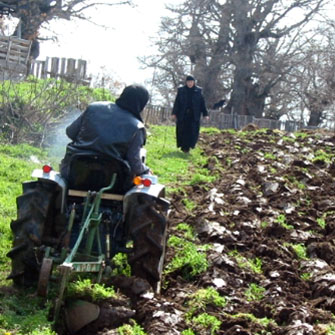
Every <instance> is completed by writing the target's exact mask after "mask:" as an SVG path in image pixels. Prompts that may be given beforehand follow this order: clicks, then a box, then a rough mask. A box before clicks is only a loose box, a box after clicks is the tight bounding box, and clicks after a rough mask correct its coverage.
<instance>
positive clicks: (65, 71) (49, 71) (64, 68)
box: [29, 57, 91, 85]
mask: <svg viewBox="0 0 335 335" xmlns="http://www.w3.org/2000/svg"><path fill="white" fill-rule="evenodd" d="M86 70H87V62H86V60H82V59H73V58H58V57H51V58H50V57H47V58H46V60H44V61H40V60H34V61H32V62H31V66H30V72H29V73H30V74H31V75H33V76H35V77H36V78H43V79H45V78H62V79H65V80H67V81H69V82H77V83H80V84H84V85H89V83H90V80H91V79H90V78H88V77H87V74H86Z"/></svg>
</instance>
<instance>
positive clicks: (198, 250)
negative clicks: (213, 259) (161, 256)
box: [165, 236, 208, 280]
mask: <svg viewBox="0 0 335 335" xmlns="http://www.w3.org/2000/svg"><path fill="white" fill-rule="evenodd" d="M168 246H169V247H172V248H173V249H174V250H175V256H174V257H173V259H172V260H171V262H170V263H169V264H167V266H166V268H165V274H169V273H172V272H175V271H181V274H182V276H183V278H185V279H186V280H190V279H192V278H193V277H195V276H197V275H198V274H200V273H203V272H205V271H206V270H207V268H208V261H207V257H206V253H204V252H203V251H204V250H206V249H207V248H208V246H200V247H198V246H197V245H196V244H194V243H192V242H190V241H187V240H185V239H184V238H180V237H177V236H171V237H170V238H169V240H168Z"/></svg>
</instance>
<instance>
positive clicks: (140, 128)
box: [60, 85, 150, 179]
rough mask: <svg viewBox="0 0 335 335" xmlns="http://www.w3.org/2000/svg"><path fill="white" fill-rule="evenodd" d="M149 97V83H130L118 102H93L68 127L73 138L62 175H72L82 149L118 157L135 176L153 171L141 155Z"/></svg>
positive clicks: (86, 152) (68, 131)
mask: <svg viewBox="0 0 335 335" xmlns="http://www.w3.org/2000/svg"><path fill="white" fill-rule="evenodd" d="M148 100H149V93H148V91H147V89H146V88H145V87H143V86H141V85H130V86H127V87H126V88H125V89H124V90H123V92H122V93H121V95H120V97H119V98H118V99H117V100H116V101H115V104H114V103H111V102H108V101H103V102H94V103H92V104H90V105H89V106H88V107H87V109H86V110H85V111H84V112H83V113H82V114H81V115H80V116H79V117H78V118H77V119H76V120H75V121H74V122H73V123H72V124H71V125H69V126H68V127H67V128H66V134H67V136H68V137H69V138H70V139H71V140H72V141H71V142H70V143H69V144H68V145H67V148H66V154H65V157H64V158H63V160H62V162H61V165H60V172H61V175H62V177H64V178H65V179H68V178H69V173H70V171H69V170H70V161H71V158H72V157H73V156H74V155H76V154H81V153H85V154H92V155H97V154H98V155H102V156H105V157H113V158H117V159H119V160H121V161H123V162H125V163H126V164H128V165H129V167H130V171H131V173H132V175H133V176H134V177H135V176H138V175H142V174H145V173H149V172H150V169H149V168H148V167H147V166H146V165H145V164H144V163H143V162H142V159H141V157H140V150H141V147H142V146H143V145H144V144H145V140H146V133H145V128H144V124H143V121H142V118H141V112H142V111H143V109H144V107H145V105H146V104H147V102H148Z"/></svg>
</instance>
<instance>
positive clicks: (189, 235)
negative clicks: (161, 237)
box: [176, 223, 195, 241]
mask: <svg viewBox="0 0 335 335" xmlns="http://www.w3.org/2000/svg"><path fill="white" fill-rule="evenodd" d="M176 229H177V230H179V231H182V232H183V233H184V238H185V239H187V240H190V241H194V239H195V234H194V231H193V228H192V227H191V226H190V225H188V224H187V223H179V224H178V225H177V226H176Z"/></svg>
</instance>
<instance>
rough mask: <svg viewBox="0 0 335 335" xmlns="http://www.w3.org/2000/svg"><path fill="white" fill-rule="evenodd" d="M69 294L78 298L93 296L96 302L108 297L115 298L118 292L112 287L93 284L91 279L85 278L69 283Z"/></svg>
mask: <svg viewBox="0 0 335 335" xmlns="http://www.w3.org/2000/svg"><path fill="white" fill-rule="evenodd" d="M67 296H68V297H76V298H79V297H81V298H91V299H92V301H95V302H96V301H99V300H103V299H107V298H115V297H116V293H115V291H114V289H113V288H112V287H105V286H104V285H100V284H93V283H92V282H91V280H90V279H84V280H77V281H75V282H73V283H69V285H68V288H67Z"/></svg>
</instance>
